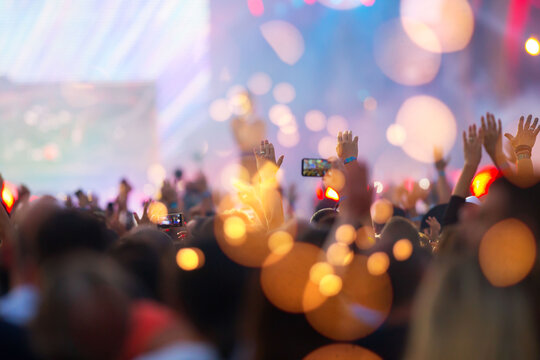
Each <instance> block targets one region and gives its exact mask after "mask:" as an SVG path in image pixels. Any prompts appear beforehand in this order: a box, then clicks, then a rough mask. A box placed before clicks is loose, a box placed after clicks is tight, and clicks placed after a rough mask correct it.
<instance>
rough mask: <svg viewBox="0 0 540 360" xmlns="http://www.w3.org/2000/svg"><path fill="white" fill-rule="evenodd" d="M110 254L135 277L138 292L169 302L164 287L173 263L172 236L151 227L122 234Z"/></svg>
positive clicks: (146, 296) (142, 295)
mask: <svg viewBox="0 0 540 360" xmlns="http://www.w3.org/2000/svg"><path fill="white" fill-rule="evenodd" d="M110 254H111V256H112V257H113V259H115V260H116V261H117V262H118V263H119V264H120V265H121V266H122V268H123V269H124V270H125V271H126V272H127V273H128V274H130V275H132V277H133V278H134V280H135V281H136V285H137V287H138V290H139V292H138V294H137V295H138V296H139V297H143V298H149V299H152V300H156V301H161V302H167V300H168V299H166V296H165V294H164V292H165V291H164V290H165V289H164V287H165V284H164V282H166V281H167V280H170V277H169V276H168V275H169V273H170V272H169V271H167V270H169V269H171V268H173V266H174V255H175V252H174V246H173V243H172V239H171V238H170V237H169V236H168V235H166V234H164V233H163V232H161V231H159V230H156V229H152V228H148V229H142V230H139V231H136V232H133V233H130V234H128V235H126V236H123V237H122V238H120V239H119V240H118V242H117V243H116V244H115V245H114V246H113V247H112V248H111V251H110Z"/></svg>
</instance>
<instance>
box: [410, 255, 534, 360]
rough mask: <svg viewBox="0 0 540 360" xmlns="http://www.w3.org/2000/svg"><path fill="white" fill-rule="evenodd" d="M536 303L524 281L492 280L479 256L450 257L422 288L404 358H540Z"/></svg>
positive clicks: (427, 359)
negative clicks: (504, 285) (496, 283)
mask: <svg viewBox="0 0 540 360" xmlns="http://www.w3.org/2000/svg"><path fill="white" fill-rule="evenodd" d="M428 272H429V271H428ZM532 309H533V308H532V304H531V303H530V300H529V299H528V297H527V294H526V292H525V289H524V287H523V285H516V286H513V287H508V288H497V287H494V286H492V285H491V284H490V283H489V282H488V281H487V280H486V278H485V277H484V275H483V274H482V272H481V270H480V267H479V265H478V262H477V260H476V257H473V256H470V257H469V256H467V257H461V258H457V257H456V258H450V259H445V260H444V261H443V262H438V263H435V264H434V269H433V271H432V272H431V273H430V274H429V275H428V276H427V277H426V279H425V281H424V283H423V285H422V286H421V288H420V291H419V294H418V297H417V300H416V302H415V306H414V310H413V322H412V326H411V333H410V338H409V344H408V349H407V355H406V357H405V359H406V360H454V359H460V360H482V359H489V360H506V359H521V360H528V359H531V360H532V359H537V358H538V348H537V344H536V340H537V336H536V329H535V323H534V319H535V316H534V312H533V310H532Z"/></svg>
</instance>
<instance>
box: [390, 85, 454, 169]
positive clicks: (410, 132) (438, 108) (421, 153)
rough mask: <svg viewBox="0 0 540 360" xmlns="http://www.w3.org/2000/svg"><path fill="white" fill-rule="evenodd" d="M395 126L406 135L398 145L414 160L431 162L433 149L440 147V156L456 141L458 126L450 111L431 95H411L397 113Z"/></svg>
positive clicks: (444, 154)
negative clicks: (401, 128)
mask: <svg viewBox="0 0 540 360" xmlns="http://www.w3.org/2000/svg"><path fill="white" fill-rule="evenodd" d="M396 123H397V124H399V125H401V126H402V127H403V129H404V130H405V132H406V134H407V136H406V139H405V142H404V143H403V145H402V146H401V148H402V149H403V151H405V153H406V154H407V155H409V156H410V157H412V158H413V159H415V160H418V161H421V162H424V163H432V162H433V149H434V148H435V147H439V148H440V149H441V151H442V153H443V156H446V154H447V153H448V152H449V151H450V150H451V149H452V147H453V146H454V143H455V141H456V134H457V125H456V120H455V118H454V115H453V114H452V112H451V111H450V109H449V108H448V107H447V106H446V105H445V104H444V103H443V102H441V101H440V100H438V99H436V98H434V97H431V96H425V95H420V96H413V97H411V98H409V99H407V100H406V101H405V102H404V103H403V104H402V105H401V108H400V109H399V111H398V114H397V118H396Z"/></svg>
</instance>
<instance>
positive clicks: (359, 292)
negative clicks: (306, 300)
mask: <svg viewBox="0 0 540 360" xmlns="http://www.w3.org/2000/svg"><path fill="white" fill-rule="evenodd" d="M366 264H367V258H366V257H365V256H363V255H356V256H355V257H354V259H353V261H352V262H351V264H350V265H349V266H347V267H346V268H344V269H343V270H344V272H343V274H341V279H342V287H341V291H340V292H339V293H338V294H337V295H334V296H332V297H326V300H325V301H323V302H322V303H321V304H320V305H319V306H318V307H317V308H315V309H314V310H312V311H308V312H306V318H307V320H308V322H309V323H310V324H311V326H313V328H314V329H315V330H317V331H318V332H319V333H321V334H322V335H324V336H326V337H328V338H330V339H334V340H338V341H352V340H355V339H358V338H361V337H363V336H366V335H368V334H370V333H372V332H373V331H375V330H376V329H377V328H378V327H379V326H380V325H381V324H382V323H383V322H384V320H385V319H386V317H387V316H388V313H389V311H390V307H391V304H392V285H391V283H390V278H389V277H388V275H387V274H383V275H380V276H373V275H371V274H370V273H369V272H368V270H367V266H366ZM327 276H328V275H327Z"/></svg>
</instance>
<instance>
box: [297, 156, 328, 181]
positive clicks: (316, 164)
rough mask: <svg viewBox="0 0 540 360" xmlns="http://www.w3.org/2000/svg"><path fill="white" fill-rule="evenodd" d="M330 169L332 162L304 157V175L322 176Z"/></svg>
mask: <svg viewBox="0 0 540 360" xmlns="http://www.w3.org/2000/svg"><path fill="white" fill-rule="evenodd" d="M328 169H330V163H329V162H328V160H325V159H302V176H317V177H322V176H324V174H325V173H326V171H327V170H328Z"/></svg>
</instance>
